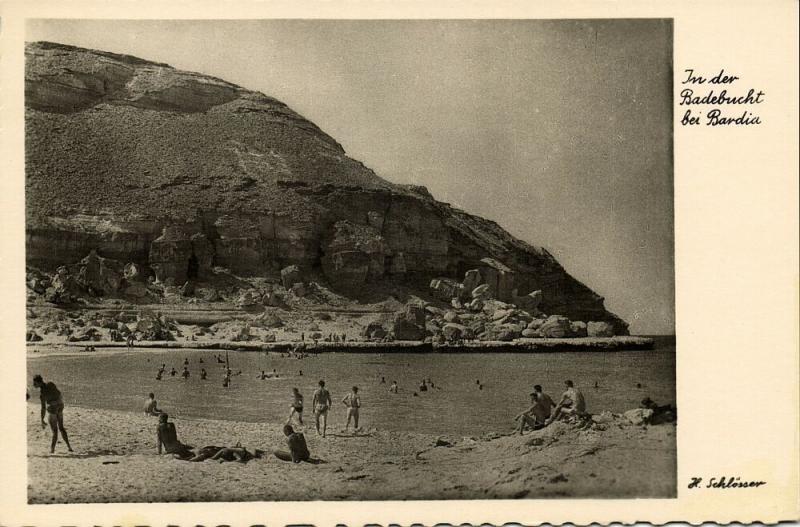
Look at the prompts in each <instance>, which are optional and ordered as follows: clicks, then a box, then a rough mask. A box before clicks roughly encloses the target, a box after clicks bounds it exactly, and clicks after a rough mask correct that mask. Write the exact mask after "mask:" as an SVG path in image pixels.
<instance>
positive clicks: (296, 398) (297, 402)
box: [286, 388, 303, 424]
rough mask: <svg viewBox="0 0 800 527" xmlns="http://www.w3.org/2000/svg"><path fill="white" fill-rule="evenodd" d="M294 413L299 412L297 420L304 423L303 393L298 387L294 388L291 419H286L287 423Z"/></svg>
mask: <svg viewBox="0 0 800 527" xmlns="http://www.w3.org/2000/svg"><path fill="white" fill-rule="evenodd" d="M294 414H297V420H298V421H300V424H303V394H301V393H300V390H298V389H297V388H292V404H291V410H290V412H289V419H287V420H286V423H287V424H288V423H290V422H291V421H292V417H294Z"/></svg>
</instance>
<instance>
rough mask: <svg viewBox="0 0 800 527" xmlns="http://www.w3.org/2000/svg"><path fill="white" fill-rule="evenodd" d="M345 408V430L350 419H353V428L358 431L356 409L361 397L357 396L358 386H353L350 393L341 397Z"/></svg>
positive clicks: (358, 406)
mask: <svg viewBox="0 0 800 527" xmlns="http://www.w3.org/2000/svg"><path fill="white" fill-rule="evenodd" d="M342 403H344V405H345V407H346V408H347V424H346V425H344V430H345V432H346V431H347V429H348V428H349V427H350V419H352V420H353V430H355V431H358V409H359V408H361V398H360V397H359V396H358V386H353V389H352V391H351V392H350V393H348V394H347V395H345V396H344V399H342Z"/></svg>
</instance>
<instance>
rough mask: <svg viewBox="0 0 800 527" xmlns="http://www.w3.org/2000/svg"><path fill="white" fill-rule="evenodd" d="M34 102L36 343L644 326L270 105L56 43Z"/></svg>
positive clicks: (40, 52)
mask: <svg viewBox="0 0 800 527" xmlns="http://www.w3.org/2000/svg"><path fill="white" fill-rule="evenodd" d="M25 93H26V222H27V223H26V263H27V276H26V280H27V286H28V306H29V307H28V323H29V331H28V340H29V341H38V342H52V341H57V342H63V341H73V342H84V341H104V342H114V341H116V342H123V341H125V339H126V338H127V336H128V335H129V334H131V333H133V334H134V335H135V338H136V339H137V340H139V341H142V340H145V341H154V342H155V341H159V342H160V341H177V340H181V341H188V342H202V341H204V340H216V341H230V342H251V341H255V342H265V343H269V342H285V341H297V340H306V339H307V341H319V342H326V341H328V342H332V343H335V342H338V341H340V339H342V340H344V338H346V340H347V341H348V342H350V341H353V340H356V341H364V342H387V341H388V342H398V341H414V342H422V343H427V344H429V345H432V346H448V345H449V346H452V345H454V344H463V343H479V342H494V343H497V342H505V343H513V342H522V341H524V340H525V339H539V340H541V339H570V338H572V339H589V340H591V339H595V342H602V341H603V340H602V339H610V338H613V337H615V336H624V335H627V334H628V326H627V323H625V322H624V321H623V320H621V319H620V318H619V317H617V316H616V315H614V314H613V313H610V312H609V311H607V310H606V309H605V307H604V304H603V302H604V299H603V298H602V297H601V296H599V295H598V294H596V293H594V292H593V291H592V290H590V289H589V288H588V287H586V286H585V285H584V284H582V283H581V282H579V281H578V280H576V279H575V278H573V277H572V276H570V275H569V274H568V273H567V272H566V271H565V270H564V268H563V267H562V266H561V265H560V264H559V263H558V262H557V261H556V260H555V258H553V256H552V255H551V254H550V253H548V252H547V251H546V250H545V249H543V248H540V247H535V246H533V245H530V244H528V243H526V242H524V241H522V240H519V239H517V238H514V237H513V236H511V235H510V234H509V233H508V232H506V231H505V230H503V229H502V228H501V227H500V226H499V225H497V224H496V223H494V222H492V221H489V220H486V219H483V218H480V217H477V216H474V215H471V214H469V213H467V212H465V211H462V210H459V209H457V208H454V207H452V206H450V205H449V204H447V203H442V202H439V201H437V200H435V199H434V198H433V197H432V196H431V194H430V193H429V192H428V191H427V189H425V188H424V187H418V186H408V185H398V184H394V183H391V182H389V181H386V180H384V179H382V178H380V177H378V176H377V175H376V174H375V173H374V172H373V171H372V170H370V169H369V168H367V167H365V166H364V165H363V164H362V163H360V162H359V161H357V160H354V159H351V158H349V157H348V156H347V155H346V153H345V151H344V149H343V148H342V146H341V145H340V144H339V143H337V142H336V140H334V139H333V138H331V137H330V136H328V135H327V134H325V133H324V132H323V131H322V130H320V129H319V127H317V126H316V125H315V124H313V123H311V122H310V121H308V120H307V119H305V118H303V117H302V116H301V115H299V114H297V113H296V112H295V111H293V110H292V109H290V108H289V107H287V106H286V105H285V104H283V103H282V102H280V101H278V100H276V99H274V98H272V97H269V96H267V95H264V94H261V93H258V92H254V91H249V90H246V89H244V88H242V87H239V86H236V85H233V84H231V83H228V82H225V81H223V80H220V79H216V78H213V77H210V76H206V75H202V74H198V73H191V72H185V71H179V70H176V69H174V68H172V67H170V66H168V65H165V64H158V63H154V62H149V61H146V60H143V59H139V58H135V57H131V56H127V55H118V54H113V53H108V52H103V51H95V50H88V49H81V48H75V47H71V46H66V45H61V44H55V43H49V42H36V43H30V44H28V45H27V47H26V84H25ZM596 339H600V340H599V341H598V340H596ZM601 347H602V346H601Z"/></svg>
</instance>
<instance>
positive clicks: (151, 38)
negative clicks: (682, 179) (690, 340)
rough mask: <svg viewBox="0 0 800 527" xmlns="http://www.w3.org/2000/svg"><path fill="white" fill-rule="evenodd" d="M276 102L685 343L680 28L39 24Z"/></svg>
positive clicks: (34, 35)
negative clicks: (677, 169) (677, 217)
mask: <svg viewBox="0 0 800 527" xmlns="http://www.w3.org/2000/svg"><path fill="white" fill-rule="evenodd" d="M26 38H27V40H29V41H35V40H49V41H54V42H60V43H63V44H72V45H75V46H81V47H86V48H93V49H101V50H105V51H111V52H115V53H125V54H129V55H135V56H138V57H141V58H143V59H148V60H153V61H156V62H165V63H167V64H170V65H172V66H174V67H176V68H178V69H183V70H189V71H197V72H200V73H204V74H208V75H213V76H215V77H219V78H222V79H224V80H226V81H229V82H233V83H235V84H238V85H241V86H242V87H244V88H247V89H251V90H256V91H261V92H263V93H265V94H267V95H270V96H273V97H275V98H277V99H279V100H281V101H283V102H285V103H286V104H288V105H289V106H290V107H291V108H293V109H294V110H296V111H297V112H298V113H300V114H302V115H303V116H304V117H306V118H307V119H309V120H311V121H313V122H314V123H316V124H317V125H318V126H319V127H320V128H322V130H324V131H325V132H326V133H328V134H329V135H331V136H332V137H333V138H335V139H336V140H337V141H338V142H339V143H341V144H342V146H343V147H344V148H345V150H346V151H347V154H348V155H349V156H350V157H353V158H355V159H358V160H360V161H362V162H363V163H364V164H365V165H367V166H368V167H370V168H372V169H373V170H375V172H376V173H377V174H378V175H379V176H382V177H384V178H386V179H388V180H390V181H394V182H397V183H415V184H419V185H425V186H426V187H428V189H429V190H430V191H431V193H432V194H433V196H434V197H435V198H436V199H438V200H440V201H445V202H449V203H451V204H453V205H454V206H458V207H460V208H463V209H465V210H467V211H468V212H471V213H474V214H478V215H481V216H484V217H487V218H490V219H492V220H495V221H497V222H498V223H499V224H500V225H501V226H502V227H504V228H505V229H506V230H508V231H509V232H511V233H512V234H514V235H515V236H517V237H519V238H522V239H524V240H526V241H528V242H530V243H532V244H534V245H540V246H543V247H545V248H546V249H547V250H549V251H550V252H551V253H552V254H553V255H554V256H555V257H556V258H557V259H558V261H559V262H560V263H561V264H562V265H563V266H564V267H565V268H566V270H567V271H568V272H569V273H570V274H572V275H573V276H574V277H576V278H577V279H578V280H581V281H582V282H584V283H585V284H586V285H588V286H589V287H590V288H592V289H593V290H594V291H596V292H597V293H598V294H600V295H602V296H604V297H605V298H606V307H607V308H608V309H609V310H611V311H613V312H615V313H617V314H618V315H619V316H621V317H622V318H623V319H625V320H627V321H628V322H629V323H630V324H631V332H632V333H638V334H666V333H669V334H671V333H674V321H675V313H674V304H675V301H674V259H673V254H674V250H673V247H674V231H673V163H672V94H671V90H672V23H671V21H668V20H573V21H569V20H566V21H565V20H561V21H559V20H549V21H548V20H538V21H537V20H514V21H508V20H482V21H472V20H459V21H439V20H429V21H421V20H413V21H347V20H338V21H333V20H331V21H325V20H272V21H267V20H260V21H233V20H230V21H210V20H206V21H109V20H96V21H92V20H35V21H30V22H29V25H28V32H27V37H26Z"/></svg>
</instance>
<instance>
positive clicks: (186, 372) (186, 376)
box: [181, 366, 189, 379]
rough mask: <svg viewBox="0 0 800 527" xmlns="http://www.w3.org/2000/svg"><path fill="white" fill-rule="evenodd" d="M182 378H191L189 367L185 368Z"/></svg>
mask: <svg viewBox="0 0 800 527" xmlns="http://www.w3.org/2000/svg"><path fill="white" fill-rule="evenodd" d="M181 376H182V377H183V378H184V379H188V378H189V367H188V366H184V367H183V373H181Z"/></svg>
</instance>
